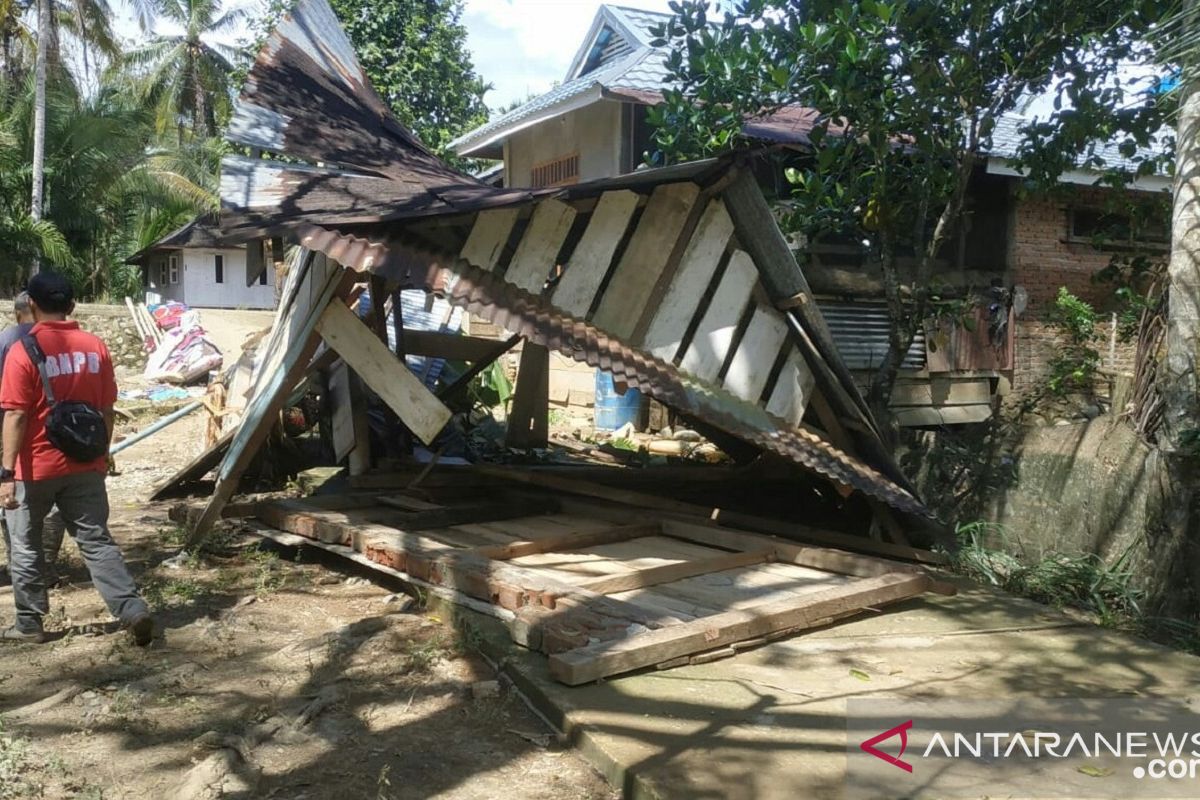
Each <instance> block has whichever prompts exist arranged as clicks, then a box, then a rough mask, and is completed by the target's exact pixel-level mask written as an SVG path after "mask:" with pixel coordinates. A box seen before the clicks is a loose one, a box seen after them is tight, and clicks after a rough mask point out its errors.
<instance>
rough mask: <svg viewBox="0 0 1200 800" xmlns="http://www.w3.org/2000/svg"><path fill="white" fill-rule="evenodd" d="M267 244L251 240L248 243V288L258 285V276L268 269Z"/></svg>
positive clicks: (262, 241) (260, 240)
mask: <svg viewBox="0 0 1200 800" xmlns="http://www.w3.org/2000/svg"><path fill="white" fill-rule="evenodd" d="M265 245H266V242H265V241H264V240H263V239H251V240H250V241H248V242H246V276H245V277H246V286H247V287H250V286H253V285H254V284H256V283H258V276H259V275H261V274H262V273H263V270H265V269H266V268H267V254H266V247H265Z"/></svg>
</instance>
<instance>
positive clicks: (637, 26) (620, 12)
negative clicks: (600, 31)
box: [604, 5, 671, 47]
mask: <svg viewBox="0 0 1200 800" xmlns="http://www.w3.org/2000/svg"><path fill="white" fill-rule="evenodd" d="M604 7H605V8H607V9H608V10H609V11H611V12H612V13H613V15H614V16H616V17H617V19H619V20H620V21H621V22H623V23H624V24H625V26H626V27H627V28H629V29H630V30H631V31H633V32H634V33H636V34H637V35H638V36H639V38H641V40H642V44H643V45H645V46H647V47H649V46H650V42H651V41H652V40H653V39H654V34H652V33H651V32H650V29H651V28H652V27H654V26H655V25H661V24H663V23H664V22H666V21H667V20H669V19H670V18H671V15H670V14H667V13H664V12H662V11H645V10H643V9H640V8H628V7H626V6H610V5H606V6H604Z"/></svg>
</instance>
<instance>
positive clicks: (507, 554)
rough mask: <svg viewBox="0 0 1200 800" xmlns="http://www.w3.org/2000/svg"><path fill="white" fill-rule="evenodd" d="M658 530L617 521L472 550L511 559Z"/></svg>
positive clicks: (653, 525) (653, 526)
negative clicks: (612, 524) (594, 528)
mask: <svg viewBox="0 0 1200 800" xmlns="http://www.w3.org/2000/svg"><path fill="white" fill-rule="evenodd" d="M660 532H661V530H660V527H659V524H658V523H657V522H654V523H639V524H636V525H621V526H619V527H615V528H602V529H601V530H598V531H582V532H573V533H567V534H562V535H560V536H546V537H544V538H541V539H532V540H529V541H520V542H512V543H510V544H504V545H497V546H495V547H480V548H476V550H475V552H476V553H478V554H479V555H481V556H484V557H485V558H491V559H494V560H496V561H511V560H512V559H514V558H521V557H523V556H530V555H537V554H538V553H563V552H567V551H570V550H582V549H583V548H585V547H595V546H597V545H601V544H611V543H612V542H626V541H629V540H630V539H641V538H642V537H645V536H657V535H659V533H660Z"/></svg>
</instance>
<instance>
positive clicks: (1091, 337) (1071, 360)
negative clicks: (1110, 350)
mask: <svg viewBox="0 0 1200 800" xmlns="http://www.w3.org/2000/svg"><path fill="white" fill-rule="evenodd" d="M1050 321H1051V323H1052V324H1053V325H1054V326H1055V327H1056V328H1057V329H1058V330H1059V332H1060V333H1062V334H1063V335H1064V336H1065V337H1066V340H1067V341H1066V343H1065V344H1064V345H1063V347H1062V349H1061V350H1060V351H1059V354H1058V355H1057V356H1055V357H1054V359H1053V360H1052V361H1051V362H1050V391H1052V392H1054V393H1055V394H1058V395H1064V394H1067V393H1069V392H1072V391H1083V392H1090V391H1091V388H1092V378H1093V377H1094V376H1095V374H1096V369H1097V368H1098V367H1099V366H1100V351H1098V350H1097V349H1096V348H1095V347H1094V344H1095V342H1096V339H1097V338H1098V337H1097V334H1096V310H1095V309H1094V308H1092V306H1091V305H1090V304H1089V303H1085V302H1084V301H1083V300H1080V299H1079V298H1078V297H1076V296H1075V295H1073V294H1071V293H1070V292H1069V291H1067V287H1065V286H1060V287H1059V289H1058V297H1056V298H1055V300H1054V311H1053V312H1051V314H1050Z"/></svg>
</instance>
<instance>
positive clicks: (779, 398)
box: [767, 342, 815, 425]
mask: <svg viewBox="0 0 1200 800" xmlns="http://www.w3.org/2000/svg"><path fill="white" fill-rule="evenodd" d="M784 346H785V347H787V348H788V349H789V350H790V351H791V352H789V353H788V356H787V360H786V361H784V362H783V369H782V370H781V371H780V372H779V376H778V377H777V378H776V379H775V386H774V388H772V389H771V396H770V397H769V398H768V399H767V411H769V412H770V413H772V414H774V415H775V416H777V417H781V418H783V419H785V420H787V421H788V422H790V423H791V424H792V425H799V424H800V420H802V419H803V418H804V410H805V409H806V408H807V407H808V401H809V398H810V397H812V393H813V384H814V383H815V379H814V378H813V374H812V370H810V369H809V368H808V363H807V362H806V361H805V360H804V355H803V354H802V353H801V352H800V351H799V350H798V349H797V348H796V346H795V345H793V344H792V343H791V342H787V343H785V344H784Z"/></svg>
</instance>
